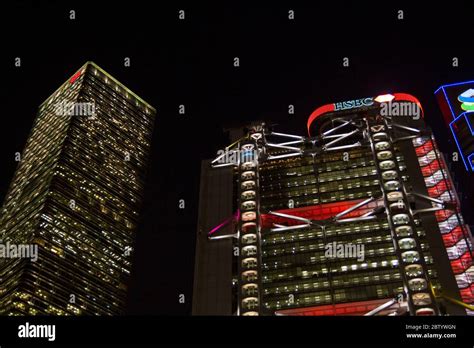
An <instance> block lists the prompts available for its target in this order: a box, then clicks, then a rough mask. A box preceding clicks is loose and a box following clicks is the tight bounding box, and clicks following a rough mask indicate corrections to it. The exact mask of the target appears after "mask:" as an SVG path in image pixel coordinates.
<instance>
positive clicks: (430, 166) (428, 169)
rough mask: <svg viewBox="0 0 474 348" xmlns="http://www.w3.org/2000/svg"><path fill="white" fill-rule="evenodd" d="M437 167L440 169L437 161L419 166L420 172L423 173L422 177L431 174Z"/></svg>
mask: <svg viewBox="0 0 474 348" xmlns="http://www.w3.org/2000/svg"><path fill="white" fill-rule="evenodd" d="M438 169H440V165H439V161H433V162H431V163H430V164H427V165H426V166H424V167H423V168H421V173H422V174H423V176H424V177H427V176H430V175H432V174H433V173H434V172H436V171H437V170H438Z"/></svg>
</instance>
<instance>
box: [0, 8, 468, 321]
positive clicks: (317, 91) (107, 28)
mask: <svg viewBox="0 0 474 348" xmlns="http://www.w3.org/2000/svg"><path fill="white" fill-rule="evenodd" d="M197 3H198V2H197V1H195V2H189V3H184V2H173V4H172V5H171V2H169V3H168V4H166V5H165V4H162V2H161V1H160V2H156V3H152V2H151V1H131V2H127V4H119V3H118V2H109V3H108V4H107V2H103V1H101V2H100V4H99V2H98V1H97V2H84V1H81V2H68V3H66V2H65V1H52V2H45V1H36V2H35V3H34V4H33V2H25V1H19V2H17V4H16V5H8V6H6V5H3V4H2V5H3V6H4V9H3V10H2V16H1V17H2V20H1V24H0V25H1V26H2V28H1V29H2V48H1V51H2V54H1V65H0V69H1V81H2V96H3V102H2V108H1V110H2V123H1V134H2V136H1V137H0V160H1V164H2V166H1V171H0V173H1V177H0V199H1V201H2V202H3V198H4V196H5V193H6V190H7V188H8V185H9V183H10V181H11V179H12V176H13V172H14V170H15V167H16V162H15V161H14V154H15V152H17V151H19V152H21V151H22V150H23V147H24V145H25V143H26V139H27V136H28V133H29V132H30V130H31V127H32V124H33V119H34V117H35V115H36V111H37V108H38V106H39V105H40V104H41V102H43V101H44V100H45V99H46V98H47V97H48V96H49V95H51V94H52V93H53V92H54V91H55V90H56V89H57V88H58V87H59V86H60V85H61V84H62V83H63V82H64V81H65V80H66V79H67V78H68V77H69V76H71V75H72V74H73V73H74V72H75V71H76V70H77V69H78V68H79V67H80V66H82V65H83V64H84V63H85V62H86V61H89V60H92V61H94V62H95V63H97V64H98V65H99V66H100V67H102V68H103V69H104V70H105V71H107V72H108V73H110V74H111V75H112V76H114V77H115V78H117V79H118V80H119V81H120V82H122V83H123V84H124V85H126V86H127V87H129V88H130V89H131V90H132V91H134V92H135V93H136V94H137V95H139V96H140V97H142V98H143V99H144V100H145V101H147V102H148V103H150V104H151V105H153V106H154V107H155V108H156V109H157V119H156V123H155V132H154V136H153V143H152V156H151V162H150V170H149V174H148V182H147V190H146V200H145V206H144V208H143V221H142V225H141V226H140V229H139V232H138V236H137V245H136V248H135V262H134V268H133V281H132V284H131V287H130V296H129V306H128V312H129V313H131V314H167V315H168V314H171V315H172V314H190V313H191V299H192V284H193V271H194V246H195V235H196V221H197V211H198V206H197V202H198V194H199V174H200V173H199V171H200V161H201V160H202V159H206V158H210V157H214V155H215V153H216V152H217V150H218V149H220V148H222V147H223V146H226V145H227V144H228V142H227V137H226V134H224V132H223V128H225V127H229V126H238V125H245V123H246V122H249V121H253V120H265V121H267V122H269V123H276V124H279V126H278V127H277V128H276V129H277V130H279V131H283V132H285V131H288V132H293V133H299V134H305V132H306V120H307V118H308V116H309V115H310V113H311V112H312V111H313V110H314V109H315V108H316V107H318V106H321V105H324V104H328V103H332V102H337V101H344V100H349V99H355V98H362V97H367V96H376V95H379V94H383V93H388V92H406V93H410V94H413V95H415V96H417V97H418V98H419V99H420V101H421V103H422V105H423V107H424V110H425V119H426V122H427V123H428V124H429V125H430V127H432V129H433V131H434V134H435V136H436V138H437V139H438V142H439V143H440V147H441V151H442V152H445V153H447V152H449V153H450V154H451V152H452V151H453V150H454V148H453V147H452V146H453V144H452V140H451V138H450V136H449V134H448V133H447V130H446V126H445V125H444V123H443V120H442V117H441V113H440V111H439V108H438V105H437V103H436V100H435V97H434V94H433V93H434V91H435V90H436V89H437V88H438V87H439V86H440V85H441V84H446V83H453V82H460V81H466V80H469V79H470V80H472V79H474V50H472V42H473V39H472V23H473V17H474V14H473V13H474V5H473V4H474V2H472V1H470V2H468V1H466V2H464V3H463V2H455V1H450V2H449V4H450V6H449V7H448V6H446V5H441V3H440V2H435V1H430V2H424V4H423V3H420V4H416V5H414V4H410V3H409V2H406V3H404V2H389V3H386V4H385V3H384V5H382V4H381V3H378V2H375V1H374V2H365V3H364V4H361V2H360V1H357V2H356V1H354V2H344V1H331V2H329V3H330V4H332V5H328V4H324V3H322V2H321V3H320V2H316V1H313V2H307V3H306V4H307V5H306V6H303V4H301V5H298V6H296V5H295V4H294V3H293V2H289V1H288V2H284V1H278V2H267V3H266V4H265V3H262V4H260V5H256V4H255V3H254V2H241V1H235V2H229V3H226V4H224V3H223V2H222V3H221V4H220V5H215V4H211V3H207V2H199V4H197ZM277 3H278V5H277ZM469 3H471V5H468V4H469ZM152 5H153V6H152ZM5 6H6V7H5ZM151 6H152V7H151ZM469 6H470V7H469ZM399 9H401V10H403V11H404V19H403V20H398V19H397V15H398V13H397V11H398V10H399ZM70 10H75V11H76V19H74V20H71V19H69V11H70ZM179 10H185V19H184V20H180V19H179V18H178V11H179ZM289 10H294V11H295V19H294V20H289V19H288V11H289ZM15 57H20V58H21V62H22V65H21V67H19V68H18V67H15V66H14V60H15ZM125 57H129V58H130V60H131V66H130V67H125V66H124V58H125ZM235 57H238V58H239V59H240V66H239V67H234V65H233V63H234V58H235ZM344 57H348V58H349V59H350V66H349V67H343V65H342V61H343V58H344ZM453 57H458V58H459V67H453V66H452V58H453ZM180 104H183V105H184V106H185V114H184V115H181V114H179V112H178V110H179V105H180ZM289 104H292V105H294V106H295V113H294V115H289V114H288V105H289ZM453 171H454V173H455V174H456V176H455V178H456V180H457V181H458V182H459V188H460V190H461V191H462V193H463V197H464V201H465V204H464V206H463V210H464V211H465V212H464V214H465V217H466V220H467V221H468V222H469V223H470V224H471V225H472V224H474V219H473V217H472V216H470V215H472V211H473V206H472V205H469V204H472V203H471V202H473V201H474V195H473V192H472V191H473V188H472V186H473V185H470V186H471V187H469V186H468V183H469V177H468V176H467V175H465V173H464V174H463V172H464V166H463V164H462V162H458V163H454V164H453ZM471 180H472V176H471ZM180 199H184V200H185V209H179V207H178V201H179V200H180ZM467 212H469V213H470V214H467ZM180 294H184V295H185V298H186V302H185V303H184V304H180V303H179V301H178V298H179V295H180Z"/></svg>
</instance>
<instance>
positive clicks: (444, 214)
mask: <svg viewBox="0 0 474 348" xmlns="http://www.w3.org/2000/svg"><path fill="white" fill-rule="evenodd" d="M453 214H454V211H452V210H438V211H437V212H435V215H436V220H438V222H443V221H445V220H446V219H448V218H449V217H450V216H451V215H453Z"/></svg>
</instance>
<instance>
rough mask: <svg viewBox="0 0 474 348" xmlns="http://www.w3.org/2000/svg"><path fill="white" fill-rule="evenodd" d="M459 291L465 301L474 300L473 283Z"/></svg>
mask: <svg viewBox="0 0 474 348" xmlns="http://www.w3.org/2000/svg"><path fill="white" fill-rule="evenodd" d="M459 292H460V293H461V297H462V300H463V301H464V302H466V303H473V302H474V284H471V286H470V287H468V288H465V289H462V290H460V291H459Z"/></svg>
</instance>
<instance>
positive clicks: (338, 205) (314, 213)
mask: <svg viewBox="0 0 474 348" xmlns="http://www.w3.org/2000/svg"><path fill="white" fill-rule="evenodd" d="M362 201H363V200H362V199H355V200H352V201H343V202H335V203H325V204H318V205H310V206H308V207H300V208H293V209H282V210H276V211H275V212H277V213H283V214H290V215H295V216H300V217H304V218H306V219H310V220H324V219H329V218H331V217H333V216H334V215H337V214H338V213H340V212H343V211H344V210H347V209H349V208H350V207H352V206H354V205H356V204H357V203H359V202H362ZM376 206H377V203H372V204H367V205H365V206H363V207H360V208H359V209H356V210H354V211H353V212H350V213H349V214H347V215H344V218H349V217H354V216H360V215H362V214H365V213H366V212H368V211H369V210H372V209H373V208H375V207H376ZM261 219H262V220H261V221H262V227H264V228H270V227H272V224H274V223H275V224H287V225H289V226H291V225H300V224H301V221H296V220H293V219H288V218H283V217H279V216H275V215H271V214H262V215H261Z"/></svg>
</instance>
